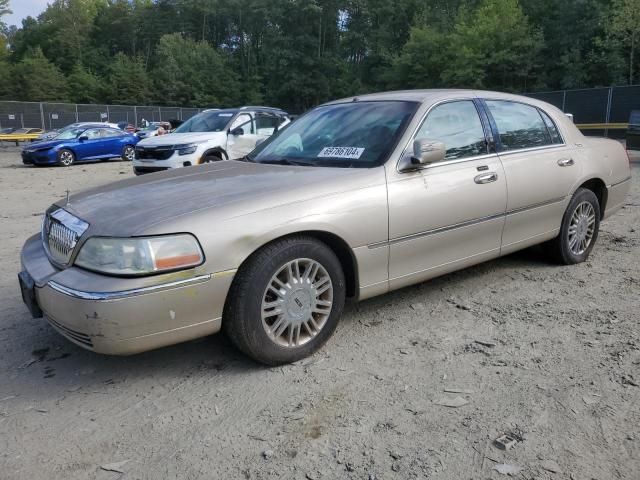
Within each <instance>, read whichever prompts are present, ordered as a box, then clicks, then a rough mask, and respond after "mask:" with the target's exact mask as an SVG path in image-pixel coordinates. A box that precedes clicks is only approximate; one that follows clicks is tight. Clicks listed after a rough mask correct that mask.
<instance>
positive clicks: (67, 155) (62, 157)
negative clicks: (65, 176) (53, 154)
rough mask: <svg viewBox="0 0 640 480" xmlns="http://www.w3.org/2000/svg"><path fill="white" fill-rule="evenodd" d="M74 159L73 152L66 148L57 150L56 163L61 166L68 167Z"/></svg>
mask: <svg viewBox="0 0 640 480" xmlns="http://www.w3.org/2000/svg"><path fill="white" fill-rule="evenodd" d="M75 161H76V156H75V154H74V153H73V152H72V151H71V150H68V149H66V148H63V149H62V150H60V151H59V152H58V163H59V164H60V165H62V166H63V167H69V166H71V165H72V164H73V162H75Z"/></svg>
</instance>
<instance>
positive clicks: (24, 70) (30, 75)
mask: <svg viewBox="0 0 640 480" xmlns="http://www.w3.org/2000/svg"><path fill="white" fill-rule="evenodd" d="M12 77H13V78H12V79H13V91H14V92H15V94H16V97H17V98H16V99H17V100H25V101H29V100H33V99H38V100H40V101H52V102H55V101H66V100H68V97H67V80H66V78H65V77H64V75H63V74H62V72H61V71H60V70H59V69H58V67H56V66H55V65H54V64H53V63H51V62H50V61H49V60H47V58H46V57H45V56H44V54H43V53H42V50H41V49H40V48H39V47H38V48H36V49H35V50H32V51H30V52H28V53H27V55H26V56H25V57H24V58H23V59H22V60H21V61H20V63H18V64H17V65H15V67H13V75H12Z"/></svg>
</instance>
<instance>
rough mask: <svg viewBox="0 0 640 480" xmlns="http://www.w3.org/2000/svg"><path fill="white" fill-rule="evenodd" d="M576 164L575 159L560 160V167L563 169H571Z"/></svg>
mask: <svg viewBox="0 0 640 480" xmlns="http://www.w3.org/2000/svg"><path fill="white" fill-rule="evenodd" d="M574 163H575V162H574V161H573V158H561V159H560V160H558V165H560V166H561V167H570V166H571V165H573V164H574Z"/></svg>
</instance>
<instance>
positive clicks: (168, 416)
mask: <svg viewBox="0 0 640 480" xmlns="http://www.w3.org/2000/svg"><path fill="white" fill-rule="evenodd" d="M130 175H132V173H131V166H130V165H128V164H126V163H122V162H110V163H100V164H90V165H82V166H80V165H78V166H73V167H71V168H66V169H64V168H43V169H34V168H25V167H23V166H22V165H21V164H20V159H19V156H18V153H17V150H16V149H15V148H3V149H0V201H1V205H2V209H1V210H0V240H1V245H2V247H3V248H2V249H0V265H2V271H3V273H2V275H1V276H0V478H2V479H30V480H39V479H86V478H95V479H107V480H109V479H118V478H126V479H129V478H130V479H135V478H153V479H158V478H186V479H192V478H193V479H195V478H203V479H204V478H206V479H236V478H239V479H245V478H246V479H274V478H285V479H289V478H291V479H343V478H344V479H365V480H366V479H413V478H430V479H431V478H433V479H455V480H458V479H499V478H507V477H506V476H505V475H504V474H501V473H500V472H499V471H498V470H496V467H497V468H498V469H506V468H509V467H504V466H503V467H500V466H498V465H500V464H507V465H510V466H512V468H514V469H515V470H517V469H520V471H519V473H514V474H513V477H515V478H519V479H573V480H579V479H599V480H605V479H638V478H640V387H638V384H640V325H639V323H640V322H639V313H638V307H639V298H640V295H639V294H640V260H639V257H638V254H639V253H640V251H639V246H640V164H635V165H634V168H633V176H634V178H633V189H632V193H631V195H630V197H629V198H628V202H627V205H626V206H625V208H624V209H623V210H622V211H620V212H619V213H618V214H617V215H615V216H614V217H613V218H611V219H609V220H608V221H607V222H606V223H604V224H603V225H602V230H601V234H600V238H599V240H598V244H597V246H596V248H595V250H594V252H593V254H592V256H591V258H590V260H589V261H588V262H586V263H584V264H581V265H577V266H571V267H560V266H555V265H552V264H549V263H548V262H546V261H545V259H544V257H542V256H541V254H540V253H539V252H538V251H537V250H536V249H530V250H527V251H524V252H520V253H517V254H515V255H511V256H509V257H506V258H503V259H499V260H496V261H492V262H489V263H486V264H483V265H480V266H477V267H474V268H470V269H467V270H464V271H461V272H457V273H454V274H451V275H447V276H445V277H442V278H439V279H436V280H433V281H430V282H428V283H424V284H421V285H417V286H414V287H410V288H405V289H403V290H400V291H398V292H394V293H391V294H388V295H384V296H382V297H378V298H375V299H372V300H368V301H365V302H363V303H361V304H356V305H351V306H349V307H348V308H347V311H346V313H345V315H344V319H343V321H342V323H341V325H340V326H339V327H338V330H337V332H336V334H335V336H334V337H333V339H332V340H331V341H330V342H329V343H328V344H327V345H326V347H325V348H324V349H323V350H322V351H321V352H320V353H318V354H317V355H315V356H314V357H312V358H309V359H306V360H304V361H302V362H299V363H297V364H294V365H290V366H285V367H282V368H265V367H261V366H258V365H256V364H255V363H252V362H251V361H249V360H247V359H246V358H244V357H243V356H242V355H241V354H239V353H238V352H236V351H235V350H234V349H233V348H232V346H231V345H230V343H229V342H228V341H227V340H226V339H225V338H224V336H222V335H217V336H213V337H210V338H206V339H202V340H199V341H195V342H190V343H186V344H182V345H177V346H175V347H169V348H164V349H161V350H158V351H154V352H149V353H145V354H142V355H137V356H133V357H128V358H115V357H114V358H110V357H105V356H100V355H97V354H93V353H90V352H86V351H84V350H81V349H80V348H78V347H75V346H74V345H72V344H71V343H69V342H67V341H66V340H65V339H64V338H62V337H60V336H59V335H58V334H57V333H55V332H54V331H53V330H52V329H51V328H50V327H49V326H48V325H47V324H46V323H45V322H44V321H42V320H34V319H32V318H30V315H29V314H28V313H27V310H26V308H25V307H24V306H23V305H22V301H21V299H20V293H19V290H18V285H17V279H16V273H17V272H18V269H19V260H18V257H19V251H20V248H21V246H22V243H23V242H24V240H25V239H26V238H27V237H28V236H29V235H31V234H32V233H34V232H37V231H38V229H39V225H40V219H41V214H42V212H43V211H44V210H45V209H46V208H47V207H48V206H49V205H50V204H51V202H52V201H54V200H55V199H57V198H60V197H63V196H64V192H65V190H66V189H67V188H68V189H70V190H72V191H77V190H79V189H83V188H87V187H92V186H94V185H98V184H103V183H107V182H110V181H113V180H116V179H119V178H123V176H130ZM447 390H449V391H453V392H457V393H447ZM452 400H453V401H454V402H453V403H454V404H463V405H460V406H458V407H447V406H443V405H441V403H449V402H451V401H452ZM504 433H510V434H512V435H513V436H514V437H516V438H517V440H518V441H517V443H516V444H515V446H513V448H511V449H509V450H506V451H503V450H500V449H498V448H496V447H495V446H494V445H493V444H492V442H493V440H494V439H496V438H497V437H498V436H500V435H502V434H504ZM105 468H106V469H107V470H108V469H109V468H110V469H112V470H116V471H107V470H105ZM118 470H119V471H120V472H122V473H118V472H117V471H118Z"/></svg>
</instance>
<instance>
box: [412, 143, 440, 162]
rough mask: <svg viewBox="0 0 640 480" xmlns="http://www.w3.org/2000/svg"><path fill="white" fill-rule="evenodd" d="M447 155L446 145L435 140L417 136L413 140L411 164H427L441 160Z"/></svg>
mask: <svg viewBox="0 0 640 480" xmlns="http://www.w3.org/2000/svg"><path fill="white" fill-rule="evenodd" d="M446 155H447V147H446V146H445V144H444V143H442V142H439V141H437V140H427V139H424V138H419V139H417V140H416V141H415V142H413V157H411V163H412V164H413V165H428V164H430V163H436V162H442V161H443V160H444V159H445V157H446Z"/></svg>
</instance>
